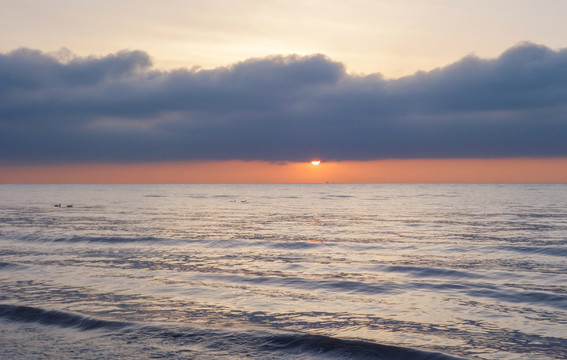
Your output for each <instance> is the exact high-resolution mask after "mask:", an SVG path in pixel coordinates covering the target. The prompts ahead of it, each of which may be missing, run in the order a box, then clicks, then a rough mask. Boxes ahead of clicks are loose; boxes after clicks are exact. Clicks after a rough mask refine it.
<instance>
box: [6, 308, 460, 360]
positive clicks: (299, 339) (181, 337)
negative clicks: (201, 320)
mask: <svg viewBox="0 0 567 360" xmlns="http://www.w3.org/2000/svg"><path fill="white" fill-rule="evenodd" d="M0 319H5V320H9V321H13V322H19V323H37V324H40V325H48V326H57V327H61V328H73V329H79V330H81V331H90V330H97V329H101V330H107V331H111V332H112V340H113V341H116V340H119V341H124V342H126V343H128V344H131V343H140V344H145V345H144V346H146V345H148V344H150V343H152V342H155V343H159V344H161V345H166V346H167V348H168V354H169V355H174V354H175V353H176V351H177V350H179V352H182V351H184V349H185V348H186V347H187V346H190V345H198V346H199V347H200V348H202V349H203V352H204V354H203V355H204V357H203V358H231V359H232V358H235V357H234V356H235V355H238V358H242V356H241V355H242V354H251V355H253V356H248V357H250V358H288V357H289V356H292V357H293V358H294V359H377V360H380V359H382V360H401V359H416V360H458V359H461V358H457V357H453V356H449V355H445V354H442V353H437V352H428V351H422V350H417V349H412V348H406V347H398V346H391V345H383V344H378V343H374V342H369V341H363V340H351V339H341V338H337V337H330V336H324V335H312V334H298V333H283V332H275V331H267V330H262V331H260V330H240V331H239V330H218V329H209V328H195V327H188V326H171V325H163V324H162V325H147V324H145V325H144V324H136V323H129V322H121V321H109V320H101V319H96V318H92V317H86V316H82V315H79V314H73V313H68V312H62V311H56V310H45V309H41V308H36V307H29V306H17V305H6V304H0ZM120 339H122V340H120ZM94 341H97V340H94ZM99 341H102V340H99ZM219 349H222V352H221V353H219ZM195 355H197V354H195ZM227 355H228V356H227ZM231 355H232V356H231Z"/></svg>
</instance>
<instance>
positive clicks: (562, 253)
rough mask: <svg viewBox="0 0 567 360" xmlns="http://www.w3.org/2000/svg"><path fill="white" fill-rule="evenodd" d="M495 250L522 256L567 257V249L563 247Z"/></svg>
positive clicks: (501, 248)
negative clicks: (512, 252) (517, 253)
mask: <svg viewBox="0 0 567 360" xmlns="http://www.w3.org/2000/svg"><path fill="white" fill-rule="evenodd" d="M497 249H498V250H505V251H514V252H519V253H522V254H534V255H535V254H537V255H548V256H559V257H567V247H565V246H499V247H497Z"/></svg>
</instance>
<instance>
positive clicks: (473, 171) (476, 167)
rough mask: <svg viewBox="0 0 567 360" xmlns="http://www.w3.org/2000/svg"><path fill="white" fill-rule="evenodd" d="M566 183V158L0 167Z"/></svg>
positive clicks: (191, 176)
mask: <svg viewBox="0 0 567 360" xmlns="http://www.w3.org/2000/svg"><path fill="white" fill-rule="evenodd" d="M326 182H329V183H332V182H336V183H431V182H433V183H436V182H441V183H452V182H456V183H463V182H473V183H475V182H483V183H491V182H496V183H499V182H503V183H518V182H567V158H553V159H532V158H523V159H421V160H416V159H412V160H379V161H343V162H325V163H324V164H323V163H321V164H320V165H319V166H313V165H312V164H311V163H310V162H288V163H273V162H263V161H216V162H213V161H210V162H178V163H177V162H176V163H173V162H170V163H152V164H80V165H38V166H0V183H326Z"/></svg>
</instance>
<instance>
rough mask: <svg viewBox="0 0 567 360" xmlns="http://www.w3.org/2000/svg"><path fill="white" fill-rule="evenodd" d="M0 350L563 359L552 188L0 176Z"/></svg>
mask: <svg viewBox="0 0 567 360" xmlns="http://www.w3.org/2000/svg"><path fill="white" fill-rule="evenodd" d="M59 203H61V204H62V207H61V208H59V207H55V206H54V205H55V204H59ZM71 204H72V205H73V206H72V207H66V205H71ZM0 348H1V349H2V352H3V354H2V356H3V357H4V358H7V359H10V358H13V359H20V358H30V359H36V358H37V359H42V358H70V359H92V358H109V359H111V358H117V357H123V358H136V359H138V358H141V359H150V358H168V359H169V358H173V359H174V358H180V359H221V358H222V359H241V358H250V359H337V358H340V359H362V358H364V359H452V358H467V359H563V358H567V185H561V184H559V185H342V184H340V185H339V184H320V185H0Z"/></svg>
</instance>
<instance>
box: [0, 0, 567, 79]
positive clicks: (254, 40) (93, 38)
mask: <svg viewBox="0 0 567 360" xmlns="http://www.w3.org/2000/svg"><path fill="white" fill-rule="evenodd" d="M0 9H1V11H0V52H4V53H5V52H9V51H11V50H14V49H16V48H19V47H28V48H33V49H38V50H41V51H44V52H53V51H57V50H58V49H60V48H62V47H65V48H68V49H69V50H71V51H72V52H73V53H75V54H77V55H79V56H90V55H96V56H103V55H107V54H109V53H114V52H117V51H119V50H123V49H128V50H143V51H145V52H147V53H148V54H149V55H150V57H151V59H152V61H153V63H154V67H156V68H159V69H167V70H170V69H174V68H180V67H181V68H191V67H194V66H199V67H202V68H215V67H219V66H227V65H230V64H232V63H234V62H237V61H242V60H245V59H248V58H252V57H265V56H267V55H275V54H281V55H289V54H300V55H308V54H315V53H321V54H325V55H326V56H328V57H330V58H331V59H333V60H334V61H338V62H341V63H343V64H344V65H345V66H346V68H347V71H348V72H349V73H366V74H369V73H381V74H383V75H385V76H386V77H388V78H398V77H400V76H404V75H409V74H413V73H414V72H416V71H418V70H425V71H427V70H431V69H434V68H437V67H443V66H446V65H447V64H450V63H453V62H455V61H457V60H459V59H461V58H462V57H464V56H466V55H469V54H476V55H478V56H479V57H482V58H487V57H488V58H492V57H496V56H498V55H499V54H501V53H502V52H504V51H505V50H506V49H508V48H510V47H511V46H513V45H515V44H517V43H519V42H522V41H529V42H533V43H537V44H541V45H545V46H547V47H550V48H552V49H559V48H564V47H566V46H567V38H566V37H565V34H567V21H565V16H566V14H567V1H565V0H537V1H536V0H351V1H343V0H341V1H335V0H301V1H299V0H272V1H266V0H243V1H236V0H207V1H191V0H161V1H148V0H112V1H106V0H96V1H95V0H80V1H77V0H50V1H45V0H41V1H39V0H0Z"/></svg>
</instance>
